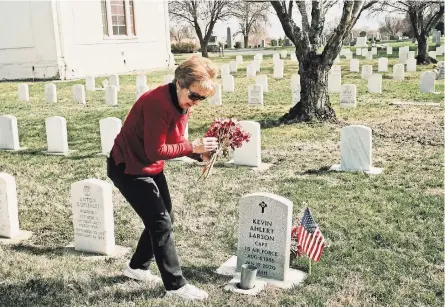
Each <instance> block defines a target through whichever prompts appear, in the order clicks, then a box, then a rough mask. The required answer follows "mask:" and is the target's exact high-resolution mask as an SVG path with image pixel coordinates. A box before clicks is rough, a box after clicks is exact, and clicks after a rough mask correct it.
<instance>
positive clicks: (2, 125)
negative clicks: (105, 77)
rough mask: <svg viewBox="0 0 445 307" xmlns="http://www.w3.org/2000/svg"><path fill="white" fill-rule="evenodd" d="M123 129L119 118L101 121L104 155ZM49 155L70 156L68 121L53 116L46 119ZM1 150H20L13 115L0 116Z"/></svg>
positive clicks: (100, 128)
mask: <svg viewBox="0 0 445 307" xmlns="http://www.w3.org/2000/svg"><path fill="white" fill-rule="evenodd" d="M121 128H122V121H121V120H120V119H119V118H115V117H107V118H103V119H101V120H100V121H99V130H100V142H101V147H102V152H101V153H102V154H103V155H107V154H108V153H109V152H110V151H111V148H112V147H113V144H114V139H115V138H116V136H117V135H118V134H119V132H120V130H121ZM45 129H46V141H47V151H46V153H48V154H65V155H66V154H68V152H69V150H68V132H67V127H66V119H65V118H64V117H61V116H53V117H49V118H47V119H45ZM0 149H1V150H20V149H21V148H20V141H19V132H18V126H17V118H16V117H15V116H12V115H2V116H0Z"/></svg>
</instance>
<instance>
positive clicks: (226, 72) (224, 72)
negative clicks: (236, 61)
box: [221, 64, 230, 79]
mask: <svg viewBox="0 0 445 307" xmlns="http://www.w3.org/2000/svg"><path fill="white" fill-rule="evenodd" d="M229 75H230V65H229V64H223V65H221V79H222V78H224V77H225V76H229Z"/></svg>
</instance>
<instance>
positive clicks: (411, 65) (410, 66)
mask: <svg viewBox="0 0 445 307" xmlns="http://www.w3.org/2000/svg"><path fill="white" fill-rule="evenodd" d="M410 52H411V51H410ZM416 70H417V60H416V59H408V61H407V62H406V71H407V72H413V71H416Z"/></svg>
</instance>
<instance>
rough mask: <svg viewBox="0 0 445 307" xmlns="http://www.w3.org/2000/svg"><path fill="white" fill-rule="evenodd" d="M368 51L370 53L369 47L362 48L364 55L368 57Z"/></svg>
mask: <svg viewBox="0 0 445 307" xmlns="http://www.w3.org/2000/svg"><path fill="white" fill-rule="evenodd" d="M368 53H369V50H368V48H363V49H362V57H365V58H366V57H367V56H368Z"/></svg>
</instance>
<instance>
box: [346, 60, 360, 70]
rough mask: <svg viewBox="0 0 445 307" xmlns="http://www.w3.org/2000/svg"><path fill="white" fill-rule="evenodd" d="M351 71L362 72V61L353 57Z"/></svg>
mask: <svg viewBox="0 0 445 307" xmlns="http://www.w3.org/2000/svg"><path fill="white" fill-rule="evenodd" d="M349 71H350V72H360V61H359V60H357V59H352V60H351V61H349Z"/></svg>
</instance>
